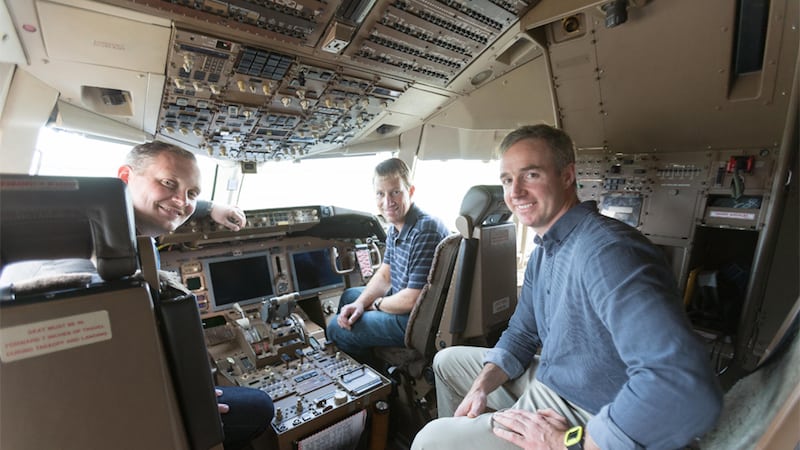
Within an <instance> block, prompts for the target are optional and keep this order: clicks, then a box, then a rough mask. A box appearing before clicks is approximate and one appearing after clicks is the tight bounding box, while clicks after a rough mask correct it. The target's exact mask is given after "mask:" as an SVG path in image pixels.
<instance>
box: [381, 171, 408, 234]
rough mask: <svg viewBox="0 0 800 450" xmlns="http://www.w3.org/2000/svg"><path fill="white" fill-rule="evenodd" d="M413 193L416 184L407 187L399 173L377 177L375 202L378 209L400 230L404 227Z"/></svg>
mask: <svg viewBox="0 0 800 450" xmlns="http://www.w3.org/2000/svg"><path fill="white" fill-rule="evenodd" d="M413 195H414V186H410V187H407V186H406V184H405V183H404V182H403V180H402V179H401V178H400V177H399V176H397V175H388V176H378V177H375V203H376V204H377V206H378V211H380V213H381V215H383V217H384V218H386V220H387V221H388V222H389V223H391V224H392V225H394V226H395V228H397V229H398V230H400V229H402V228H403V224H404V223H405V220H406V214H408V210H409V209H411V197H412V196H413Z"/></svg>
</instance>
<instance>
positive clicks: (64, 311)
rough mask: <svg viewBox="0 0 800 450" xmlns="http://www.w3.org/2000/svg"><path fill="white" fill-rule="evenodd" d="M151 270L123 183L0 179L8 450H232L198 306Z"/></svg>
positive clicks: (4, 442) (2, 416)
mask: <svg viewBox="0 0 800 450" xmlns="http://www.w3.org/2000/svg"><path fill="white" fill-rule="evenodd" d="M148 242H149V241H148ZM148 250H149V251H150V254H151V255H152V254H153V253H152V249H148ZM92 261H94V264H92ZM149 261H150V262H149V263H148V264H146V265H144V266H141V267H140V263H139V261H138V258H137V244H136V240H135V229H134V225H133V210H132V204H131V201H130V198H129V197H128V194H127V191H126V189H125V185H124V184H123V183H122V181H121V180H119V179H116V178H75V177H35V176H26V175H0V270H2V272H0V292H1V293H2V296H1V297H0V356H1V358H0V371H2V377H0V398H2V402H0V447H1V448H9V449H11V448H13V449H42V448H59V449H76V450H77V449H81V450H83V449H100V448H115V449H142V448H148V449H189V448H193V449H208V448H221V447H222V444H221V443H222V427H221V423H220V418H219V413H218V412H217V406H216V399H215V397H214V389H213V383H212V379H211V371H210V366H209V364H208V359H207V356H206V352H205V347H204V343H203V339H202V329H201V327H200V320H199V314H198V313H197V308H196V306H194V298H191V297H190V298H170V299H159V298H158V296H157V289H153V290H151V288H150V286H149V285H148V284H147V283H146V282H145V281H144V280H142V277H141V276H139V275H138V271H139V269H140V268H141V269H143V270H145V271H147V272H150V273H155V267H154V264H155V259H154V258H152V257H150V258H149ZM151 292H152V293H154V294H151ZM154 295H155V297H154ZM187 305H191V306H192V309H188V308H187ZM186 311H190V314H188V315H187V314H186ZM191 311H193V314H194V315H192V314H191ZM176 312H180V314H181V315H180V323H181V325H180V327H175V324H176V323H177V317H176V315H175V313H176ZM178 348H180V353H178V352H177V349H178ZM187 370H191V371H192V373H191V374H190V375H191V376H188V374H187V373H186V371H187Z"/></svg>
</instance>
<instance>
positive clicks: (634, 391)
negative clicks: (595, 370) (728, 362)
mask: <svg viewBox="0 0 800 450" xmlns="http://www.w3.org/2000/svg"><path fill="white" fill-rule="evenodd" d="M643 241H644V239H642V242H634V243H626V245H618V244H616V245H607V246H603V247H602V248H598V249H596V250H595V251H593V252H592V253H591V256H590V257H589V261H587V264H585V265H584V266H583V267H584V268H583V270H584V271H586V272H585V273H584V274H583V276H582V278H583V279H584V280H586V285H585V286H584V288H585V289H587V290H588V293H589V298H591V299H592V302H593V307H594V309H595V311H596V312H597V314H598V316H599V317H600V319H601V320H602V321H603V323H604V324H605V326H606V328H607V329H608V330H609V332H610V333H611V336H612V339H613V341H614V346H615V348H616V349H617V352H618V353H619V356H620V358H621V359H622V360H623V361H624V362H625V364H626V367H627V370H626V373H627V376H628V379H627V382H626V383H625V384H624V385H623V386H622V388H621V389H620V391H619V392H618V393H617V395H616V396H615V398H614V400H613V401H612V402H611V403H610V404H609V405H606V406H604V407H603V408H601V410H600V411H599V413H598V414H596V415H595V416H594V417H593V418H592V419H591V420H590V421H589V423H588V431H589V434H590V435H591V436H592V438H593V439H594V440H595V441H596V442H597V443H598V445H599V446H600V448H604V449H607V448H613V449H639V448H642V447H645V448H648V449H651V448H652V449H674V448H680V447H682V446H683V445H686V444H687V443H688V442H689V441H691V440H692V439H693V438H694V437H696V436H699V435H701V434H702V433H704V432H705V431H707V430H708V429H709V428H710V427H711V426H713V424H714V423H715V422H716V419H717V417H718V416H719V413H720V410H721V404H722V393H721V389H720V388H719V385H718V382H717V379H716V377H715V376H714V374H713V371H712V370H711V366H710V364H709V362H708V358H707V351H706V349H705V347H704V345H703V343H702V342H701V341H700V339H699V337H698V336H697V335H696V334H695V333H694V332H693V331H692V329H691V325H690V324H689V322H688V319H687V318H686V316H685V314H684V313H683V311H682V308H681V303H680V297H679V296H678V292H677V289H676V283H675V281H674V277H673V275H672V273H671V270H670V269H669V267H668V266H667V265H666V264H664V263H663V262H662V261H659V258H662V255H660V254H659V253H658V250H657V249H656V248H653V247H652V246H651V245H649V244H645V243H644V242H643Z"/></svg>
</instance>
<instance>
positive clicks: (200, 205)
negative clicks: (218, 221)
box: [190, 200, 214, 219]
mask: <svg viewBox="0 0 800 450" xmlns="http://www.w3.org/2000/svg"><path fill="white" fill-rule="evenodd" d="M213 205H214V202H211V201H209V200H198V201H197V206H195V208H194V214H192V217H191V218H190V219H204V218H206V217H208V216H210V215H211V207H212V206H213Z"/></svg>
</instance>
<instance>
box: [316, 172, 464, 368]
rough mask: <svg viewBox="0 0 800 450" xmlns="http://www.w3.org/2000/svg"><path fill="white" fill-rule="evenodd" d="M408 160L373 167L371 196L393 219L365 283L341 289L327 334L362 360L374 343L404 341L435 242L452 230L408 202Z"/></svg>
mask: <svg viewBox="0 0 800 450" xmlns="http://www.w3.org/2000/svg"><path fill="white" fill-rule="evenodd" d="M409 172H410V171H409V169H408V166H407V165H406V163H404V162H403V161H402V160H400V159H397V158H391V159H388V160H386V161H383V162H382V163H380V164H378V166H377V167H375V175H374V177H373V184H374V186H375V200H376V202H377V205H378V209H379V210H380V212H381V214H382V215H383V217H384V218H385V219H386V220H387V221H388V222H389V224H390V225H391V226H390V227H389V232H388V235H387V237H386V251H385V252H384V256H383V263H382V264H381V265H380V267H379V268H378V270H377V271H376V272H375V274H374V275H373V276H372V278H371V279H370V280H369V282H368V283H367V285H366V286H362V287H356V288H350V289H347V290H346V291H344V293H343V294H342V297H341V299H340V300H339V315H338V316H336V317H335V318H334V319H333V320H331V322H330V323H329V324H328V329H327V337H328V339H329V340H332V341H333V342H335V343H336V345H337V346H338V347H339V349H341V350H342V351H344V352H345V353H347V354H349V355H350V356H353V357H354V358H356V359H359V360H364V359H365V358H367V357H368V355H369V349H370V348H372V347H395V346H400V347H402V346H403V345H404V335H405V332H406V324H407V323H408V315H409V313H410V312H411V308H413V306H414V302H415V301H416V299H417V297H418V296H419V294H420V292H421V291H422V288H423V287H424V286H425V283H426V282H427V278H428V272H429V271H430V269H431V263H432V262H433V253H434V250H435V249H436V245H437V244H438V243H439V242H440V241H441V240H442V239H444V238H445V237H447V235H448V234H450V231H449V230H448V228H447V227H446V226H445V225H444V223H443V222H442V221H441V220H439V219H437V218H435V217H433V216H430V215H428V214H426V213H425V212H423V211H422V210H421V209H419V208H418V207H417V205H415V204H414V203H413V202H412V197H413V196H414V186H413V185H412V184H411V179H410V173H409Z"/></svg>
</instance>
